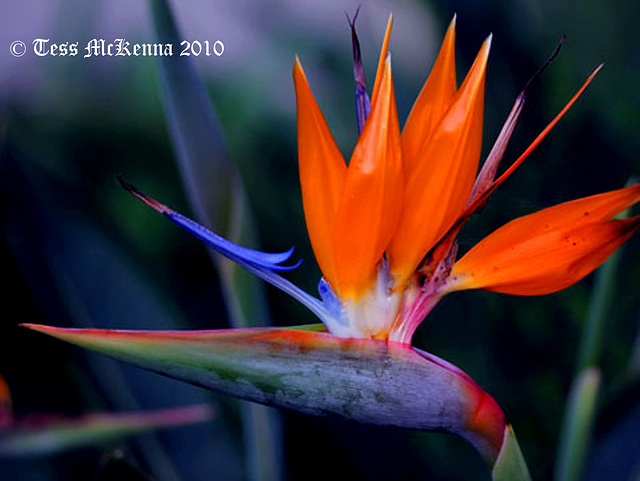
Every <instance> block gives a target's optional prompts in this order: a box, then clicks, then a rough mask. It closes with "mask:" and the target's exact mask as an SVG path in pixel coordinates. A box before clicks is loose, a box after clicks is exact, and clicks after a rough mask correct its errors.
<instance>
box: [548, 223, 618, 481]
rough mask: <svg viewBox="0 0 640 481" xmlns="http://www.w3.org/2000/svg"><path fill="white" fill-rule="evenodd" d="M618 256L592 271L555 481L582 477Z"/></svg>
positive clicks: (569, 480)
mask: <svg viewBox="0 0 640 481" xmlns="http://www.w3.org/2000/svg"><path fill="white" fill-rule="evenodd" d="M628 216H629V211H628V210H626V211H624V212H622V213H621V214H619V215H618V216H617V217H618V218H620V219H624V218H627V217H628ZM620 255H621V250H617V251H616V252H614V253H613V254H612V255H611V257H609V259H608V260H607V261H606V262H605V263H604V264H603V265H602V266H601V267H600V268H599V269H598V270H597V272H596V278H595V283H594V287H593V292H592V295H591V299H590V301H589V307H588V309H587V318H586V321H585V325H584V332H583V335H582V339H581V341H580V348H579V349H580V350H579V353H578V363H577V368H576V377H575V379H574V381H573V384H572V386H571V390H570V392H569V398H568V400H567V404H566V406H565V413H564V420H563V423H562V431H561V433H560V446H559V450H558V459H557V463H556V470H555V479H556V481H578V480H579V479H581V477H582V472H583V469H584V464H585V461H586V456H587V453H588V450H589V444H590V440H591V431H592V429H593V425H594V422H595V406H596V400H597V397H598V390H599V386H600V378H601V375H600V370H599V369H598V365H599V362H600V356H601V353H602V344H603V338H604V333H605V324H606V322H607V317H608V316H609V315H610V311H611V304H612V301H613V297H614V293H615V288H616V273H617V270H618V266H619V264H620Z"/></svg>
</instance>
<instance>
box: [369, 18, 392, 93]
mask: <svg viewBox="0 0 640 481" xmlns="http://www.w3.org/2000/svg"><path fill="white" fill-rule="evenodd" d="M392 26H393V14H391V13H390V14H389V20H387V29H386V30H385V32H384V40H383V41H382V48H381V49H380V57H379V58H378V70H377V71H376V81H375V83H374V84H373V90H372V91H371V104H372V105H373V102H375V100H376V98H377V97H378V92H379V90H380V85H381V83H382V82H381V80H382V74H383V72H384V65H385V62H386V61H387V52H388V50H389V38H390V37H391V27H392Z"/></svg>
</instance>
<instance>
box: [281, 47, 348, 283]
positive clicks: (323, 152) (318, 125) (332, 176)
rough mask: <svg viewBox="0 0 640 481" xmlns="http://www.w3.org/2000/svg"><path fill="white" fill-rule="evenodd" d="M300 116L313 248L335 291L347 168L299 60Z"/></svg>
mask: <svg viewBox="0 0 640 481" xmlns="http://www.w3.org/2000/svg"><path fill="white" fill-rule="evenodd" d="M293 81H294V84H295V88H296V104H297V113H298V160H299V164H300V185H301V188H302V204H303V207H304V216H305V219H306V221H307V230H308V231H309V238H310V239H311V246H312V247H313V252H314V254H315V256H316V259H317V261H318V265H319V266H320V269H321V270H322V273H323V275H324V277H325V279H327V281H328V282H329V283H330V284H331V286H332V287H333V288H334V289H335V288H336V286H337V284H336V276H335V267H334V263H333V231H334V225H335V220H336V215H337V213H338V207H339V205H340V198H341V196H342V189H343V185H344V179H345V176H346V173H347V166H346V164H345V162H344V158H343V157H342V154H341V153H340V150H339V149H338V146H337V145H336V142H335V140H334V138H333V136H332V135H331V132H330V131H329V127H328V126H327V121H326V120H325V118H324V116H323V115H322V112H321V111H320V108H319V107H318V104H317V103H316V101H315V99H314V97H313V94H312V93H311V89H310V88H309V84H308V82H307V78H306V76H305V74H304V71H303V70H302V66H301V65H300V61H299V60H298V57H296V63H295V66H294V68H293Z"/></svg>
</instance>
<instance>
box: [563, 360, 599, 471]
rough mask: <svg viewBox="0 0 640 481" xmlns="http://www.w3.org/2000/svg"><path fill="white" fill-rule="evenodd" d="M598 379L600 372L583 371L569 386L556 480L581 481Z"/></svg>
mask: <svg viewBox="0 0 640 481" xmlns="http://www.w3.org/2000/svg"><path fill="white" fill-rule="evenodd" d="M600 377H601V376H600V370H599V369H595V368H589V369H585V370H583V371H582V372H581V373H580V374H579V375H578V376H577V377H576V379H575V381H574V383H573V386H572V387H571V392H570V393H569V399H568V400H567V405H566V408H565V415H564V422H563V425H562V432H561V435H560V448H559V453H558V462H557V464H556V470H555V476H554V479H555V480H556V481H579V480H580V479H582V473H583V470H584V462H585V459H586V456H587V454H588V451H589V445H590V441H591V431H592V429H593V424H594V418H595V416H594V413H595V407H596V400H597V398H598V390H599V387H600Z"/></svg>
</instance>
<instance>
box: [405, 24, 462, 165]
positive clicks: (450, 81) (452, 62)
mask: <svg viewBox="0 0 640 481" xmlns="http://www.w3.org/2000/svg"><path fill="white" fill-rule="evenodd" d="M455 37H456V17H455V16H454V17H453V20H451V24H450V25H449V28H448V29H447V34H446V35H445V37H444V41H443V42H442V47H441V48H440V53H439V54H438V58H437V59H436V62H435V64H434V65H433V68H432V69H431V73H430V74H429V77H428V78H427V81H426V82H425V83H424V86H423V87H422V90H421V91H420V95H418V98H417V100H416V102H415V103H414V104H413V108H412V109H411V113H410V114H409V117H408V118H407V123H406V124H405V125H404V129H403V130H402V161H403V163H404V168H405V175H406V176H407V177H409V175H410V173H411V172H412V171H413V168H414V165H415V163H416V162H417V161H418V159H420V157H419V156H418V154H419V153H420V150H421V148H422V146H423V145H424V144H425V143H426V142H428V141H429V137H430V136H431V134H432V133H433V131H434V130H435V128H436V126H437V125H438V123H439V122H440V120H442V117H443V115H444V114H445V112H446V111H447V110H448V109H449V107H450V106H451V104H452V103H453V99H454V97H455V95H456V92H457V83H456V82H457V81H456V56H455ZM422 160H424V159H422ZM427 161H428V160H427Z"/></svg>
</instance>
